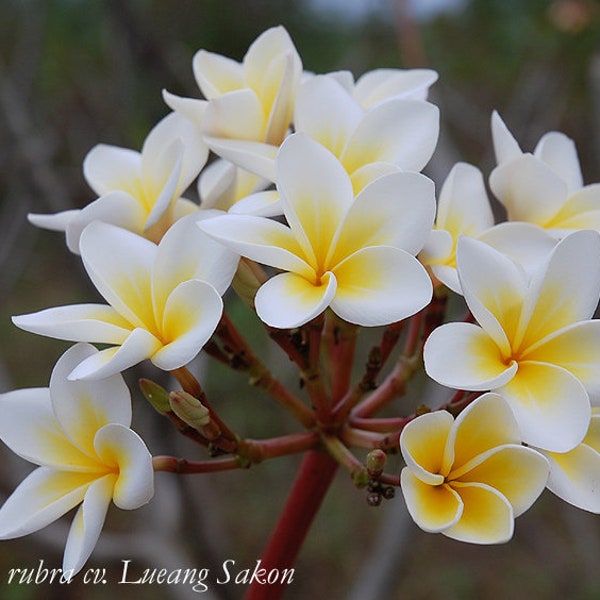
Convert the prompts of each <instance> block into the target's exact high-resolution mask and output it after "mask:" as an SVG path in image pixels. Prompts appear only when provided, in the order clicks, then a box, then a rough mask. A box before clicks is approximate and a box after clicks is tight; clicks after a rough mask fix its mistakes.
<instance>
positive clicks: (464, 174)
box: [436, 162, 494, 238]
mask: <svg viewBox="0 0 600 600" xmlns="http://www.w3.org/2000/svg"><path fill="white" fill-rule="evenodd" d="M493 224H494V216H493V214H492V209H491V207H490V203H489V200H488V197H487V193H486V191H485V184H484V182H483V175H482V174H481V171H480V170H479V169H478V168H477V167H474V166H473V165H470V164H467V163H462V162H461V163H457V164H455V165H454V167H452V170H451V171H450V173H449V174H448V177H447V178H446V180H445V182H444V184H443V186H442V189H441V191H440V200H439V204H438V212H437V218H436V226H437V227H438V228H439V229H445V230H448V231H450V232H451V233H452V235H453V237H455V238H458V236H459V235H460V234H465V235H470V236H473V237H474V236H476V235H478V234H479V233H481V232H482V231H485V230H486V229H488V228H489V227H491V226H492V225H493Z"/></svg>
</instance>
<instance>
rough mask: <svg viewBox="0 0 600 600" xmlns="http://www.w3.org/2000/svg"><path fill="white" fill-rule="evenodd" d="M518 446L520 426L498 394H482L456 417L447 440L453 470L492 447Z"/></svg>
mask: <svg viewBox="0 0 600 600" xmlns="http://www.w3.org/2000/svg"><path fill="white" fill-rule="evenodd" d="M520 443H521V435H520V432H519V427H518V425H517V422H516V421H515V417H514V415H513V413H512V411H511V409H510V407H509V406H508V404H507V403H506V402H505V401H504V400H503V399H502V397H501V396H499V395H498V394H493V393H489V394H484V395H483V396H480V397H479V398H477V400H475V401H474V402H473V403H471V404H470V405H469V406H468V407H467V408H465V410H463V411H462V412H461V413H460V414H459V415H458V417H457V418H456V421H455V425H454V427H453V429H452V432H451V433H450V435H449V437H448V447H450V448H453V449H454V455H453V465H452V467H453V471H456V470H457V469H461V467H463V466H464V465H466V464H467V463H468V462H469V461H471V460H472V459H473V458H475V457H476V456H478V455H480V454H484V453H485V452H488V451H489V450H492V449H493V448H497V447H498V446H503V445H505V444H520ZM448 466H450V465H448ZM455 476H458V475H455ZM455 476H451V477H452V478H454V477H455ZM470 481H478V480H475V479H470Z"/></svg>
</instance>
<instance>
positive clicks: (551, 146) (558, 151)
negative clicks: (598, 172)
mask: <svg viewBox="0 0 600 600" xmlns="http://www.w3.org/2000/svg"><path fill="white" fill-rule="evenodd" d="M534 155H535V156H536V157H537V158H539V159H541V160H543V161H544V162H545V163H546V164H547V165H549V166H550V167H552V169H553V170H554V171H555V172H556V173H557V174H558V175H559V176H560V177H561V179H563V181H565V182H566V184H567V188H568V190H569V192H570V193H572V192H574V191H576V190H578V189H579V188H581V187H582V186H583V176H582V174H581V167H580V165H579V157H578V156H577V149H576V148H575V142H573V140H572V139H571V138H569V137H567V136H566V135H565V134H564V133H559V132H558V131H551V132H549V133H546V134H545V135H544V136H542V138H541V139H540V141H539V142H538V144H537V146H536V148H535V152H534Z"/></svg>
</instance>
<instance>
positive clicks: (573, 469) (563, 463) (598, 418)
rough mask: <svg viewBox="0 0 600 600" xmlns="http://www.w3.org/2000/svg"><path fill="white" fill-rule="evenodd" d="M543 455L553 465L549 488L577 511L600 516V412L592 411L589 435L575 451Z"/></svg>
mask: <svg viewBox="0 0 600 600" xmlns="http://www.w3.org/2000/svg"><path fill="white" fill-rule="evenodd" d="M540 452H541V453H542V454H544V456H545V457H546V458H547V459H548V461H549V462H550V478H549V479H548V486H547V487H548V489H549V490H550V491H551V492H553V493H554V494H556V495H557V496H558V497H559V498H562V499H563V500H564V501H565V502H568V503H569V504H572V505H573V506H576V507H577V508H582V509H583V510H588V511H590V512H593V513H600V409H598V408H593V409H592V418H591V420H590V427H589V429H588V432H587V434H586V436H585V438H583V441H582V442H581V444H579V445H578V446H576V447H575V448H573V450H571V451H569V452H565V453H562V454H559V453H556V452H547V451H545V450H540Z"/></svg>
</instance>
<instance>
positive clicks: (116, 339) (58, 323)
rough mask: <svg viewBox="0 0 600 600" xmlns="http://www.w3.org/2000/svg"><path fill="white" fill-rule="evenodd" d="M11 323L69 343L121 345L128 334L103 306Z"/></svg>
mask: <svg viewBox="0 0 600 600" xmlns="http://www.w3.org/2000/svg"><path fill="white" fill-rule="evenodd" d="M12 321H13V323H14V324H15V325H16V326H17V327H20V328H21V329H24V330H25V331H30V332H31V333H37V334H39V335H46V336H49V337H53V338H57V339H59V340H68V341H71V342H90V341H91V342H98V343H102V344H121V343H122V342H123V340H125V339H126V338H127V336H128V335H129V334H130V333H131V325H130V324H129V323H128V322H127V321H126V320H125V319H123V317H121V315H120V314H119V313H118V312H117V311H116V310H115V309H114V308H113V307H112V306H106V305H105V304H71V305H67V306H57V307H54V308H47V309H45V310H40V311H38V312H34V313H29V314H26V315H18V316H15V317H13V318H12Z"/></svg>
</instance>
